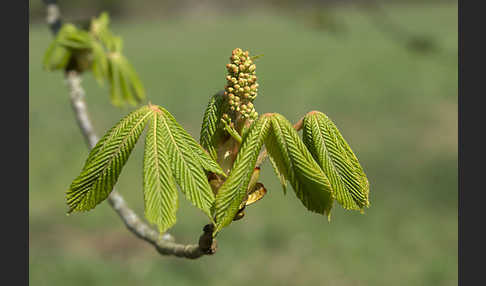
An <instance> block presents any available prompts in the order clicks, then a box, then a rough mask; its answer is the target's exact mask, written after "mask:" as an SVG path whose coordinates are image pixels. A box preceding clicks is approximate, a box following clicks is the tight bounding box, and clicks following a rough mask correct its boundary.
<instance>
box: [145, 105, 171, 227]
mask: <svg viewBox="0 0 486 286" xmlns="http://www.w3.org/2000/svg"><path fill="white" fill-rule="evenodd" d="M150 117H151V118H152V119H151V121H150V123H149V128H148V131H147V136H146V138H145V151H144V161H143V193H144V202H145V217H146V218H147V220H148V221H149V222H151V223H154V224H156V225H157V226H158V228H159V231H160V232H161V233H163V232H165V231H166V230H167V229H168V228H170V227H171V226H173V225H174V224H175V222H176V211H177V208H178V200H177V186H176V183H175V180H174V178H173V176H172V171H171V168H170V164H169V156H168V155H167V153H166V151H165V146H164V142H163V139H162V136H163V135H162V132H161V129H160V128H159V126H161V125H162V124H163V122H162V120H163V119H162V118H161V115H160V113H159V112H155V111H154V112H152V114H151V116H150Z"/></svg>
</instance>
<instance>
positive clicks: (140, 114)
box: [66, 106, 150, 213]
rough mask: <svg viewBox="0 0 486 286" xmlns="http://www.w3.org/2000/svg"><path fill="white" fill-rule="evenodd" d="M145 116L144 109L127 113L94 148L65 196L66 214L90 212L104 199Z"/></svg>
mask: <svg viewBox="0 0 486 286" xmlns="http://www.w3.org/2000/svg"><path fill="white" fill-rule="evenodd" d="M149 115H150V109H149V108H148V107H146V106H145V107H142V108H140V109H138V110H136V111H134V112H132V113H130V114H129V115H127V116H126V117H125V118H123V119H122V120H120V122H118V124H117V125H116V126H115V127H113V128H112V129H111V130H110V131H109V133H108V134H107V135H105V136H104V137H103V139H102V140H100V141H99V142H98V143H97V144H96V146H95V147H94V148H93V150H92V151H91V152H90V154H89V156H88V159H87V160H86V163H85V165H84V167H83V170H82V171H81V174H80V175H79V176H78V177H77V178H76V179H75V180H74V181H73V182H72V184H71V186H70V188H69V190H68V191H67V193H66V200H67V204H68V206H69V211H68V213H70V212H72V211H87V210H90V209H93V208H94V207H95V206H96V205H98V204H99V203H101V202H102V201H103V200H104V199H106V198H107V197H108V195H109V194H110V193H111V191H112V190H113V187H114V185H115V184H116V181H117V180H118V176H119V175H120V172H121V170H122V168H123V166H124V165H125V163H126V162H127V160H128V157H129V156H130V153H131V152H132V149H133V147H134V146H135V143H136V142H137V140H138V138H139V137H140V135H141V134H142V131H143V129H144V127H145V123H146V121H147V118H148V116H149Z"/></svg>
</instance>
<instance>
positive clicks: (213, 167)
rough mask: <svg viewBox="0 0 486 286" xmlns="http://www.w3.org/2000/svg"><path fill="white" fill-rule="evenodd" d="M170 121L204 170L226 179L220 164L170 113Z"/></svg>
mask: <svg viewBox="0 0 486 286" xmlns="http://www.w3.org/2000/svg"><path fill="white" fill-rule="evenodd" d="M168 119H169V120H171V121H172V124H173V126H174V128H175V129H176V130H177V132H178V133H179V135H180V136H181V138H182V139H183V140H184V141H185V142H186V143H187V145H189V146H190V147H191V150H192V152H193V153H194V158H196V159H197V160H199V164H200V165H201V166H202V167H203V169H204V170H206V171H209V172H213V173H215V174H218V175H222V176H223V177H226V174H225V173H224V172H223V169H221V167H220V166H219V165H218V163H217V162H216V161H215V160H213V158H211V157H210V156H209V154H208V153H207V152H206V150H204V149H203V148H202V147H201V145H199V144H198V143H197V141H196V140H194V138H192V136H191V135H189V133H187V131H186V130H184V128H182V126H181V125H180V124H179V123H177V121H176V120H175V118H174V117H173V116H172V115H171V114H170V113H168Z"/></svg>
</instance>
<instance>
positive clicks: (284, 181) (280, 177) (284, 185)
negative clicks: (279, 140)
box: [265, 137, 287, 195]
mask: <svg viewBox="0 0 486 286" xmlns="http://www.w3.org/2000/svg"><path fill="white" fill-rule="evenodd" d="M267 138H268V139H267V142H266V143H265V145H267V146H268V145H270V144H275V143H274V141H275V139H274V137H267ZM274 148H277V147H274ZM278 154H279V153H278V152H276V151H274V155H275V156H278ZM269 159H270V163H271V164H272V167H273V171H274V172H275V175H276V176H277V177H278V180H279V181H280V185H281V186H282V190H283V192H284V195H286V194H287V179H286V178H285V175H284V174H282V173H281V172H280V170H282V169H284V168H285V167H284V166H281V167H280V168H279V166H278V165H277V161H276V160H275V159H274V158H273V157H272V156H269ZM282 160H283V158H280V159H279V160H278V162H282Z"/></svg>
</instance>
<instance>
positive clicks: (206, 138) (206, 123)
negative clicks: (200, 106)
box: [199, 93, 223, 161]
mask: <svg viewBox="0 0 486 286" xmlns="http://www.w3.org/2000/svg"><path fill="white" fill-rule="evenodd" d="M222 105H223V96H222V95H221V94H220V93H217V94H215V95H213V97H211V100H210V101H209V103H208V106H207V107H206V111H205V112H204V117H203V122H202V126H201V132H200V138H199V142H200V143H201V146H202V147H203V148H204V149H205V150H206V151H207V152H208V153H209V155H210V156H211V158H213V160H215V161H216V160H218V152H217V150H216V146H217V142H218V140H219V138H220V137H221V136H222V133H223V132H222V131H223V130H222V128H221V127H220V126H221V122H220V120H221V117H222V115H223V112H222V109H221V106H222Z"/></svg>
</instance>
